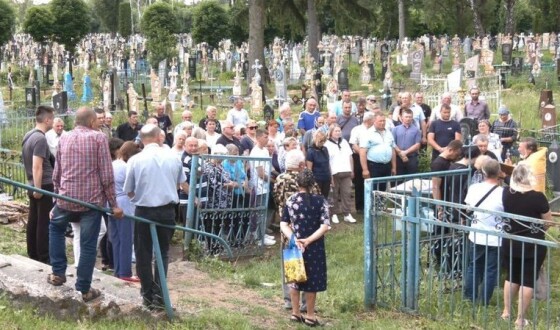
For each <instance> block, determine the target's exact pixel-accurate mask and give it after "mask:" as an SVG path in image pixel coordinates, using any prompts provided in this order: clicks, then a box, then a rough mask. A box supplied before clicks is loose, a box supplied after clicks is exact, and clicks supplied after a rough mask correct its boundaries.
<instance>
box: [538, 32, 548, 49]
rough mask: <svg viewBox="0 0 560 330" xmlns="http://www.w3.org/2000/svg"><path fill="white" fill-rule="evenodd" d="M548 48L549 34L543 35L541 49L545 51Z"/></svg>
mask: <svg viewBox="0 0 560 330" xmlns="http://www.w3.org/2000/svg"><path fill="white" fill-rule="evenodd" d="M549 46H550V33H543V35H542V45H541V47H540V48H541V49H547V48H548V47H549Z"/></svg>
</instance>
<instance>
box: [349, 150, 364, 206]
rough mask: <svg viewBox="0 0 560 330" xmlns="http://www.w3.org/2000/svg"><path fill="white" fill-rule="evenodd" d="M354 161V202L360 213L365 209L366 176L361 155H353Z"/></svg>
mask: <svg viewBox="0 0 560 330" xmlns="http://www.w3.org/2000/svg"><path fill="white" fill-rule="evenodd" d="M352 160H353V161H354V180H353V181H354V202H355V203H356V211H360V210H363V209H364V176H363V175H362V171H363V169H362V164H361V163H360V154H357V153H354V154H352Z"/></svg>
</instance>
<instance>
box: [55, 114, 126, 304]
mask: <svg viewBox="0 0 560 330" xmlns="http://www.w3.org/2000/svg"><path fill="white" fill-rule="evenodd" d="M96 123H97V117H96V114H95V112H94V111H93V110H92V109H90V108H87V107H82V108H80V109H78V111H76V126H75V128H74V129H73V130H72V131H70V132H68V134H65V135H63V136H62V137H61V138H60V143H59V146H58V148H59V149H58V153H57V155H56V162H55V167H54V172H53V184H54V191H55V192H56V193H58V194H60V195H63V196H67V197H71V198H74V199H77V200H81V201H84V202H87V203H90V204H94V205H97V206H99V207H106V205H107V204H108V205H109V206H110V207H111V208H112V212H113V216H114V217H115V218H121V217H122V216H123V211H122V209H120V208H119V207H118V206H117V200H116V195H115V181H114V177H113V166H112V165H111V154H110V152H109V143H107V137H106V136H105V135H104V134H103V133H101V132H99V131H98V130H97V125H96ZM101 215H102V212H100V211H98V210H92V209H89V208H87V207H84V206H81V205H78V204H75V203H72V202H67V201H65V200H62V199H58V201H57V203H56V205H55V207H54V208H53V209H52V211H51V221H50V227H49V254H50V262H51V265H52V274H50V275H49V276H48V279H47V281H48V282H49V283H50V284H52V285H55V286H59V285H62V284H64V283H65V282H66V267H67V260H66V238H65V236H64V234H65V232H66V228H67V227H68V223H69V222H79V223H80V251H81V253H80V260H79V262H78V268H77V279H76V290H78V291H80V292H81V293H82V299H83V300H84V302H89V301H92V300H95V299H97V298H98V297H100V296H101V292H100V291H99V290H97V289H94V288H92V287H91V278H92V274H93V267H94V266H95V255H96V250H97V248H96V246H97V238H98V236H99V229H100V227H101Z"/></svg>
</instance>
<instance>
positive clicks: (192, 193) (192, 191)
mask: <svg viewBox="0 0 560 330" xmlns="http://www.w3.org/2000/svg"><path fill="white" fill-rule="evenodd" d="M199 159H200V156H198V155H193V156H192V161H191V173H190V177H189V202H188V204H187V211H186V212H187V215H186V227H187V228H190V229H194V228H193V227H194V225H195V223H196V221H195V219H194V216H195V212H194V208H195V205H194V202H195V200H196V196H197V194H196V185H197V181H198V177H197V174H198V173H197V171H198V163H199ZM192 238H193V233H191V232H188V231H185V248H184V251H187V250H188V249H189V245H190V243H191V240H192Z"/></svg>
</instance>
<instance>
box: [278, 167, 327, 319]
mask: <svg viewBox="0 0 560 330" xmlns="http://www.w3.org/2000/svg"><path fill="white" fill-rule="evenodd" d="M297 184H298V187H299V192H297V193H295V194H294V195H292V196H291V197H289V198H288V200H287V201H286V205H285V206H284V210H283V212H282V222H281V223H280V228H281V229H282V233H283V234H284V235H285V236H286V237H291V236H292V234H294V235H295V241H296V245H297V247H298V248H299V249H300V250H301V251H302V252H303V260H304V263H305V272H306V273H307V281H306V282H301V283H294V284H292V285H291V288H290V296H291V300H292V316H291V318H290V320H292V321H294V322H302V323H305V324H306V325H309V326H317V325H319V322H318V321H317V317H316V316H315V300H316V297H317V292H321V291H325V290H326V289H327V257H326V255H325V240H324V235H325V233H326V232H327V231H328V230H329V229H328V228H329V224H330V223H329V211H328V210H329V206H328V202H327V200H326V199H325V198H324V197H323V196H322V195H314V194H311V193H310V190H311V188H312V187H313V185H314V184H315V179H314V178H313V172H312V171H311V170H309V169H305V170H303V171H302V172H300V173H299V174H298V177H297ZM300 291H304V292H305V297H306V299H307V315H306V317H303V316H302V315H301V312H300V310H299V297H300Z"/></svg>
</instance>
